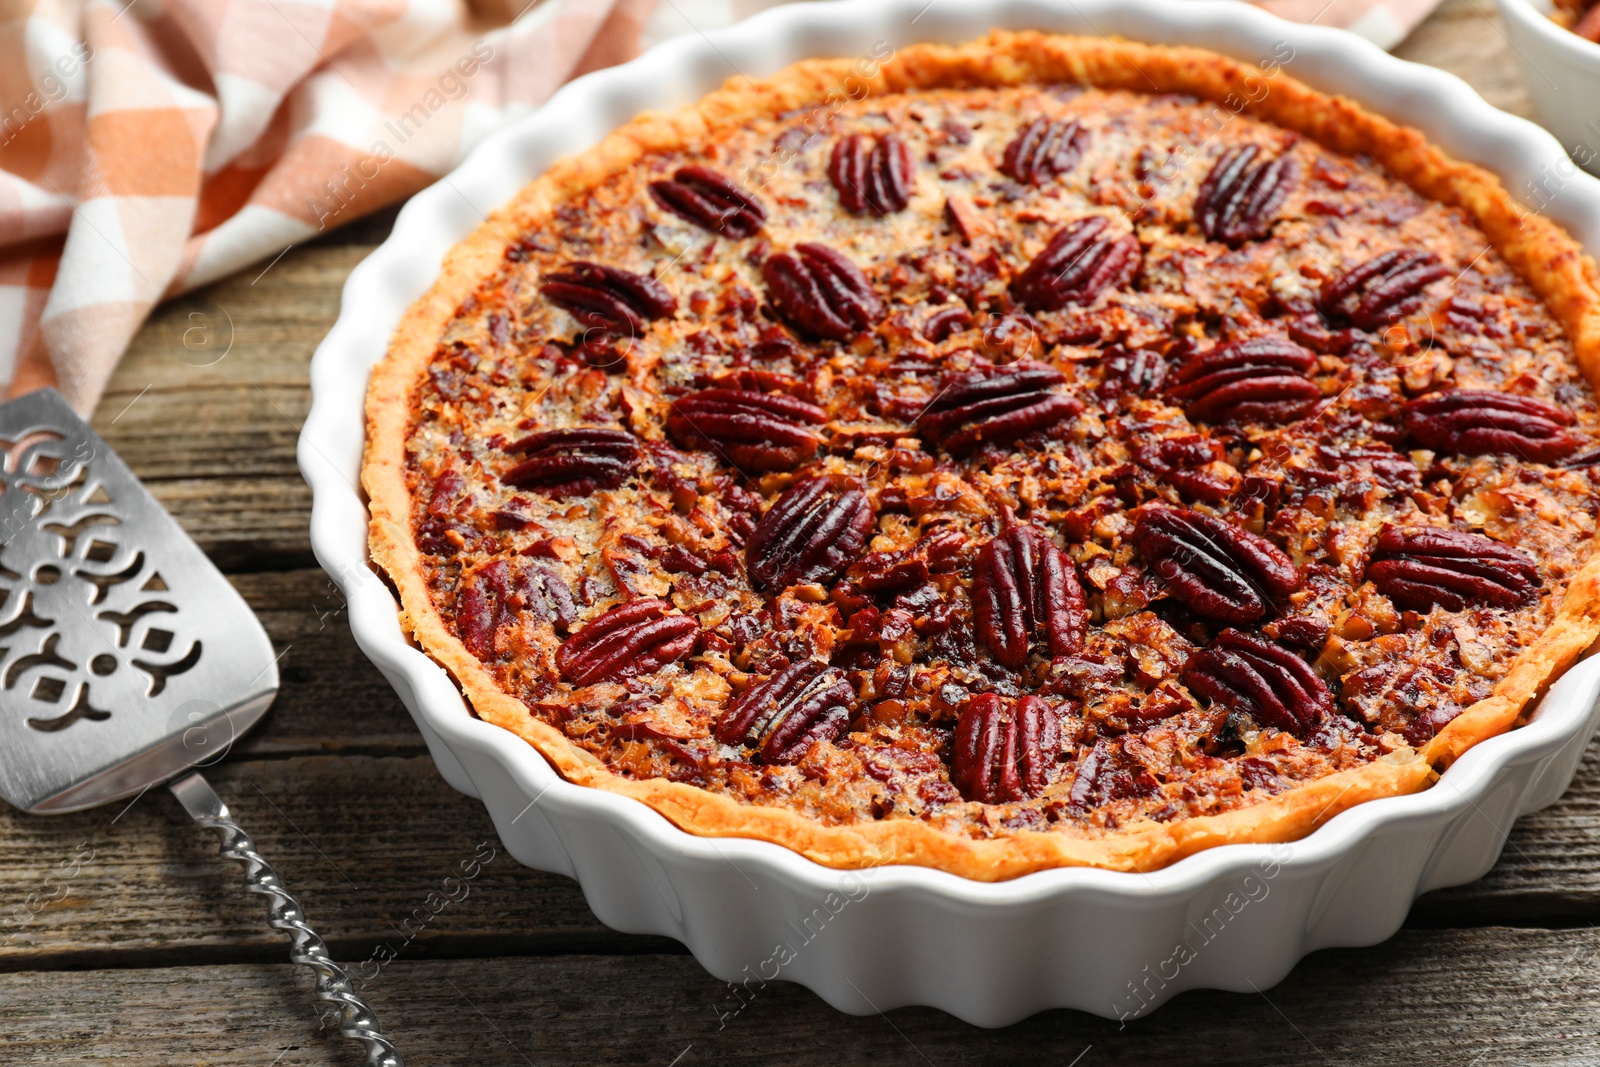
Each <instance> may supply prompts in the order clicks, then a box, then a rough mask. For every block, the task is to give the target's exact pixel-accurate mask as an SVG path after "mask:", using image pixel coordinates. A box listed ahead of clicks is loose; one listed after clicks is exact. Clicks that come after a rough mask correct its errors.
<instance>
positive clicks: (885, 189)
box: [828, 133, 916, 215]
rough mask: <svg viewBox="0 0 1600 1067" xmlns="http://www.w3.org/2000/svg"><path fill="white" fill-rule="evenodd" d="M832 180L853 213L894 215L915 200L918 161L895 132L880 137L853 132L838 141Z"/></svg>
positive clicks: (830, 166) (841, 200)
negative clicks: (913, 197)
mask: <svg viewBox="0 0 1600 1067" xmlns="http://www.w3.org/2000/svg"><path fill="white" fill-rule="evenodd" d="M828 180H829V181H831V182H832V183H833V187H834V188H835V189H836V190H838V192H839V203H840V204H842V205H844V209H845V210H846V211H848V212H850V214H852V215H860V214H863V213H865V212H867V211H872V212H873V213H874V214H878V215H890V214H893V213H894V212H896V211H903V210H905V206H906V205H907V204H909V203H911V189H912V185H913V184H914V183H915V181H916V163H915V162H914V161H913V160H912V158H911V149H910V147H909V146H907V144H906V143H905V142H904V141H902V140H901V139H900V138H899V137H896V136H895V135H894V134H892V133H886V134H884V135H883V136H881V137H876V138H874V137H868V136H867V135H866V134H864V133H852V134H848V135H847V136H844V137H841V138H839V140H838V141H837V142H836V143H835V144H834V146H833V154H832V155H831V156H829V157H828Z"/></svg>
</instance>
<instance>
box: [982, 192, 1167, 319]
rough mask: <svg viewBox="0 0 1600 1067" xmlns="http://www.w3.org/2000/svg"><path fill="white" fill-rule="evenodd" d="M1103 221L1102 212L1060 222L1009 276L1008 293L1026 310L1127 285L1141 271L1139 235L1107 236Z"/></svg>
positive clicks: (1085, 299) (1090, 298)
mask: <svg viewBox="0 0 1600 1067" xmlns="http://www.w3.org/2000/svg"><path fill="white" fill-rule="evenodd" d="M1107 225H1108V223H1107V221H1106V218H1105V216H1104V215H1091V216H1089V217H1088V218H1084V219H1078V220H1077V221H1075V222H1070V223H1068V224H1067V225H1066V226H1064V227H1062V228H1061V230H1060V231H1058V232H1057V233H1056V235H1055V236H1054V237H1052V238H1050V243H1049V244H1047V245H1045V247H1044V251H1042V252H1040V253H1039V254H1038V255H1037V256H1034V257H1033V261H1032V262H1031V263H1029V264H1028V265H1027V267H1026V268H1024V270H1023V271H1022V273H1021V274H1019V275H1017V276H1016V278H1015V279H1013V280H1012V282H1011V293H1012V295H1013V296H1015V297H1016V298H1017V299H1018V300H1020V301H1021V302H1022V304H1023V306H1024V307H1026V308H1027V309H1028V310H1029V311H1054V310H1057V309H1059V308H1063V307H1066V306H1067V305H1068V304H1090V303H1093V302H1094V300H1095V299H1096V298H1097V297H1099V295H1100V294H1101V293H1103V292H1105V291H1106V290H1107V289H1110V288H1112V287H1113V286H1120V285H1125V284H1127V282H1128V281H1129V280H1130V279H1131V278H1132V277H1133V276H1134V274H1135V273H1137V272H1138V270H1139V261H1140V251H1139V239H1138V238H1137V237H1135V236H1133V235H1132V234H1127V235H1125V236H1123V237H1110V236H1107V235H1106V234H1105V229H1106V226H1107Z"/></svg>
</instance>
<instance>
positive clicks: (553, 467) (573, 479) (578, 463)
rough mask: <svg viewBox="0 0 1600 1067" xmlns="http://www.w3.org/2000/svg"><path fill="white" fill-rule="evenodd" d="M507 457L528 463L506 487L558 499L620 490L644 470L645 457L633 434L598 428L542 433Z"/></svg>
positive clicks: (509, 474) (513, 472)
mask: <svg viewBox="0 0 1600 1067" xmlns="http://www.w3.org/2000/svg"><path fill="white" fill-rule="evenodd" d="M505 451H506V452H509V453H511V454H512V455H520V456H526V457H527V458H526V459H524V460H522V462H520V463H518V464H517V465H516V466H514V467H512V468H511V469H510V470H508V471H506V472H505V473H504V474H502V475H501V476H500V481H501V482H502V483H504V484H506V485H513V486H516V487H517V488H518V489H537V490H538V491H539V492H541V493H544V494H545V495H546V496H552V497H564V496H580V495H583V494H586V493H592V492H594V491H595V490H597V489H615V488H616V487H617V486H619V485H621V484H622V483H623V482H625V481H627V480H628V477H629V476H630V475H631V474H633V472H634V471H635V470H637V469H638V467H639V460H640V458H641V457H642V455H643V453H642V451H641V450H640V448H639V441H638V439H637V438H635V437H634V436H633V434H631V433H629V432H628V431H626V430H607V429H600V428H597V427H596V428H591V427H582V428H578V429H572V430H540V431H539V432H538V433H531V434H529V435H528V436H527V437H524V438H523V439H522V440H520V441H514V442H512V443H511V444H509V445H507V446H506V447H505Z"/></svg>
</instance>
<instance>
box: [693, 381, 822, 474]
mask: <svg viewBox="0 0 1600 1067" xmlns="http://www.w3.org/2000/svg"><path fill="white" fill-rule="evenodd" d="M827 421H828V413H827V412H826V411H824V410H822V409H821V408H819V407H817V405H815V404H808V403H806V402H805V401H804V400H799V399H797V398H795V397H792V396H784V395H783V394H781V393H760V392H755V391H753V390H750V389H702V390H701V391H700V392H698V393H690V394H689V395H688V396H683V397H679V398H678V399H677V400H674V401H673V402H672V408H671V410H670V411H669V412H668V414H667V430H668V432H670V433H671V434H672V436H673V438H674V439H675V440H676V441H677V442H678V443H679V444H681V445H683V446H684V447H685V448H711V449H715V450H716V451H717V452H719V453H721V454H722V455H723V456H724V457H726V458H727V460H728V461H729V462H731V463H732V464H734V465H735V466H736V467H739V468H740V469H741V470H746V471H751V472H757V471H778V470H793V469H794V468H795V467H796V466H797V465H798V464H800V463H803V462H804V461H805V460H808V459H810V458H811V457H812V456H813V455H815V454H816V451H817V446H818V445H820V444H821V443H822V438H821V437H820V436H818V434H817V432H816V430H815V429H814V427H817V426H820V425H822V424H823V423H825V422H827Z"/></svg>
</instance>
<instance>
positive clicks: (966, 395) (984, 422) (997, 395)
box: [917, 360, 1083, 456]
mask: <svg viewBox="0 0 1600 1067" xmlns="http://www.w3.org/2000/svg"><path fill="white" fill-rule="evenodd" d="M1064 381H1066V377H1065V375H1063V374H1062V373H1061V372H1060V371H1058V370H1056V369H1055V368H1054V367H1048V366H1046V365H1044V364H1042V363H1032V362H1029V361H1026V360H1023V361H1019V362H1017V363H1008V364H1006V365H1005V366H1001V367H986V368H981V369H978V370H970V371H959V372H957V373H954V374H950V375H947V376H946V377H945V379H944V381H943V382H941V383H940V389H939V393H938V395H937V396H935V397H934V398H933V402H932V403H930V404H929V405H928V406H927V408H926V409H925V410H924V411H923V412H922V414H921V415H920V416H918V418H917V429H918V431H919V432H920V433H921V434H922V436H923V437H925V438H927V439H928V440H929V441H930V442H932V443H934V444H936V445H938V446H939V447H941V448H943V449H944V450H945V451H946V452H948V453H950V454H951V455H953V456H960V455H964V454H965V453H967V452H971V451H972V450H973V449H975V448H977V447H978V446H979V445H982V444H991V445H1007V444H1010V443H1011V442H1013V441H1015V440H1017V439H1018V438H1021V437H1025V436H1027V435H1028V434H1030V433H1033V432H1034V431H1036V430H1042V429H1045V428H1046V427H1049V426H1054V425H1055V424H1056V423H1058V422H1060V421H1061V420H1062V419H1068V418H1071V417H1072V416H1074V415H1077V414H1078V413H1079V412H1081V411H1082V410H1083V405H1082V404H1081V403H1080V402H1079V401H1077V400H1075V399H1073V398H1072V397H1069V396H1066V395H1064V394H1062V393H1058V392H1055V391H1054V390H1053V389H1052V388H1051V387H1052V386H1056V385H1060V384H1061V383H1062V382H1064Z"/></svg>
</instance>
